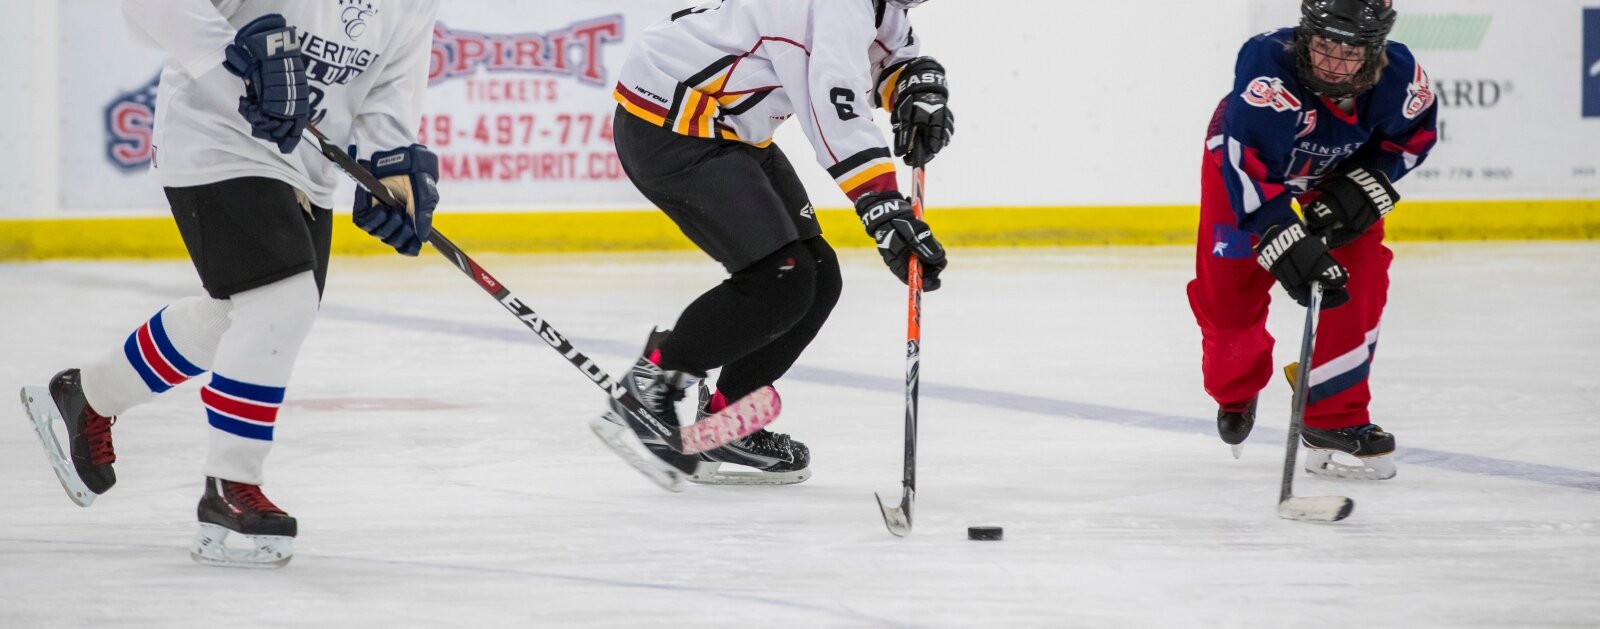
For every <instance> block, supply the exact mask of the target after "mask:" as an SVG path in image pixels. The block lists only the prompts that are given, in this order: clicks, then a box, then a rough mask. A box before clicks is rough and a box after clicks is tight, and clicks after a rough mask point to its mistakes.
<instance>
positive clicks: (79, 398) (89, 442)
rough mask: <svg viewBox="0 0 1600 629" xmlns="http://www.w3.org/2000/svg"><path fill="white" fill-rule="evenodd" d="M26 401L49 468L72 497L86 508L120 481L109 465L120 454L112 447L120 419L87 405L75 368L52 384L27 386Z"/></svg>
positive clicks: (23, 400)
mask: <svg viewBox="0 0 1600 629" xmlns="http://www.w3.org/2000/svg"><path fill="white" fill-rule="evenodd" d="M22 405H23V407H25V408H26V409H27V411H28V417H29V418H31V419H32V420H33V431H34V433H36V434H38V435H39V441H40V443H42V444H43V445H44V451H45V455H46V456H48V457H49V458H50V467H51V469H53V470H54V471H55V473H56V479H57V480H59V481H61V487H62V489H65V490H66V491H67V497H68V498H71V499H72V501H73V502H75V503H77V504H78V506H80V507H87V506H89V505H91V504H94V499H95V497H97V496H99V495H100V494H103V493H106V490H108V489H111V486H112V485H115V484H116V483H117V474H116V471H114V470H113V469H112V468H111V464H112V463H115V462H116V461H117V453H116V451H114V450H113V449H112V447H111V424H112V423H114V422H116V419H117V418H115V417H105V416H102V415H100V414H99V413H96V412H94V409H92V408H89V402H88V400H86V399H84V397H83V381H82V379H81V377H80V374H79V372H78V370H77V369H68V370H66V371H63V372H61V373H58V374H56V375H55V377H53V378H51V379H50V385H49V386H48V387H23V388H22ZM56 422H61V424H62V425H63V426H65V427H66V431H67V444H68V449H67V450H63V449H62V448H61V441H60V440H58V439H57V438H56V430H55V425H56ZM69 451H70V455H69V454H68V452H69Z"/></svg>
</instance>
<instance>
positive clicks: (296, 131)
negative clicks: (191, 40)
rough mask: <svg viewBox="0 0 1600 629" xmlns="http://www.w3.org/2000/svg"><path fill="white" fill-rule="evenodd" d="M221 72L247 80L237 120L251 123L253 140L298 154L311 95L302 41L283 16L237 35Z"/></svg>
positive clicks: (268, 18) (261, 19) (254, 24)
mask: <svg viewBox="0 0 1600 629" xmlns="http://www.w3.org/2000/svg"><path fill="white" fill-rule="evenodd" d="M224 53H225V59H224V60H223V62H222V67H224V68H227V69H228V71H229V72H232V73H233V74H234V75H236V76H238V77H240V78H243V79H244V96H241V97H239V115H241V116H244V119H245V121H246V122H249V123H250V135H252V136H255V137H257V138H261V139H263V140H266V141H268V142H272V143H274V144H277V145H278V151H279V152H280V153H284V154H289V153H293V152H294V147H295V146H296V145H297V144H299V143H300V133H301V132H302V131H304V130H305V128H306V120H307V119H308V118H309V117H310V116H311V90H310V89H309V87H308V85H307V83H306V64H305V60H304V59H301V58H300V40H299V39H298V38H296V37H295V32H294V29H293V28H291V27H290V26H289V25H288V23H287V22H284V20H283V16H282V15H278V14H276V13H269V14H267V15H263V16H261V17H258V18H256V19H255V20H253V21H251V22H250V23H249V24H246V25H244V28H241V29H239V33H238V34H237V35H235V36H234V38H233V43H231V44H228V46H227V48H226V49H225V51H224Z"/></svg>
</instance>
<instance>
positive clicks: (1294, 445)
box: [1278, 282, 1356, 522]
mask: <svg viewBox="0 0 1600 629" xmlns="http://www.w3.org/2000/svg"><path fill="white" fill-rule="evenodd" d="M1321 312H1322V282H1312V283H1311V296H1310V298H1309V299H1308V300H1307V302H1306V329H1305V335H1304V337H1302V339H1301V341H1300V362H1299V363H1297V365H1298V367H1294V366H1292V365H1291V367H1294V369H1296V370H1297V372H1296V373H1293V374H1291V375H1290V376H1289V379H1290V380H1291V381H1292V382H1293V383H1294V410H1293V411H1292V412H1291V413H1290V414H1289V446H1288V448H1287V449H1285V450H1284V454H1283V483H1282V484H1281V485H1280V486H1279V487H1278V517H1280V518H1284V519H1288V520H1311V521H1316V522H1338V521H1339V520H1343V519H1345V518H1346V517H1349V516H1350V512H1351V511H1352V510H1354V509H1355V508H1356V503H1355V501H1353V500H1351V499H1349V498H1346V497H1344V496H1315V497H1296V496H1295V495H1294V473H1295V458H1296V456H1297V455H1298V454H1299V452H1300V430H1301V429H1302V428H1303V427H1304V426H1305V420H1306V404H1307V403H1308V401H1309V398H1310V397H1311V384H1310V383H1311V350H1312V348H1313V347H1314V346H1316V344H1317V319H1318V316H1319V315H1320V314H1321ZM1287 369H1288V368H1286V370H1287Z"/></svg>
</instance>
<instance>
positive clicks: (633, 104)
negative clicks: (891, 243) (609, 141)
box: [614, 0, 919, 200]
mask: <svg viewBox="0 0 1600 629" xmlns="http://www.w3.org/2000/svg"><path fill="white" fill-rule="evenodd" d="M918 48H919V46H918V42H917V40H916V38H915V36H914V35H913V33H912V31H911V24H910V22H909V21H907V19H906V13H905V11H904V10H902V9H896V8H893V7H890V8H888V9H884V8H882V7H881V6H879V3H877V2H874V0H718V1H713V2H708V3H705V4H703V5H700V6H698V7H695V8H691V9H684V10H682V11H679V12H677V13H674V14H673V15H672V17H671V18H670V19H668V20H667V21H664V22H661V23H659V24H656V25H654V26H651V27H649V28H648V29H645V31H644V35H643V37H642V39H641V40H640V42H639V43H638V44H636V45H635V46H634V48H633V50H632V52H631V53H630V54H629V56H628V61H627V63H626V64H624V65H623V67H622V71H621V74H620V77H619V80H618V83H617V87H616V92H615V94H614V96H615V98H616V100H617V102H618V103H620V104H621V105H622V107H623V108H624V109H626V110H627V111H628V112H629V113H631V114H633V115H635V116H638V117H640V118H642V119H644V120H647V121H649V122H651V123H654V124H657V125H661V126H662V127H665V128H668V129H671V130H673V131H674V132H676V133H679V134H682V135H686V136H690V137H698V138H722V139H727V140H737V141H740V142H746V143H749V144H753V145H756V146H766V145H768V144H769V143H771V142H772V136H773V133H774V132H775V131H776V130H777V128H778V125H780V124H783V122H784V121H785V120H788V119H789V118H790V117H791V116H792V117H795V118H798V119H799V120H800V126H801V127H802V128H803V129H804V130H805V134H806V137H807V138H809V139H810V140H811V144H812V146H813V147H815V149H816V153H817V160H818V161H819V162H821V163H822V166H823V167H824V168H826V169H828V174H830V175H832V176H833V178H834V181H835V182H837V183H838V184H839V187H840V188H841V189H843V190H844V192H845V194H846V195H847V196H849V197H850V199H851V200H855V199H856V198H858V197H860V196H861V195H863V194H867V193H869V192H881V191H886V190H895V189H896V187H897V186H896V183H895V165H894V160H893V157H892V156H891V155H890V152H889V149H888V143H887V141H886V140H885V139H884V137H883V133H882V132H881V131H879V129H878V127H877V126H876V125H874V124H873V123H872V107H873V105H874V103H875V102H876V103H879V104H892V103H893V102H894V101H893V98H894V94H893V90H894V88H895V80H896V79H897V78H898V75H899V67H898V66H903V65H904V62H905V61H908V60H910V59H912V58H915V57H916V56H917V50H918Z"/></svg>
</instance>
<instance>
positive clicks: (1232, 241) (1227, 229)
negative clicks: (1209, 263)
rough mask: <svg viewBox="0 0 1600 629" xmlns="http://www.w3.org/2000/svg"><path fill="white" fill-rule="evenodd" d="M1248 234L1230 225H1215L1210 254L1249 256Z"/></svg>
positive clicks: (1236, 257) (1218, 256)
mask: <svg viewBox="0 0 1600 629" xmlns="http://www.w3.org/2000/svg"><path fill="white" fill-rule="evenodd" d="M1250 255H1251V253H1250V234H1249V233H1247V232H1245V231H1243V230H1241V229H1239V228H1237V227H1234V226H1232V225H1220V224H1219V225H1217V226H1216V229H1214V230H1212V241H1211V256H1212V257H1214V258H1225V259H1242V258H1249V257H1250Z"/></svg>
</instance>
